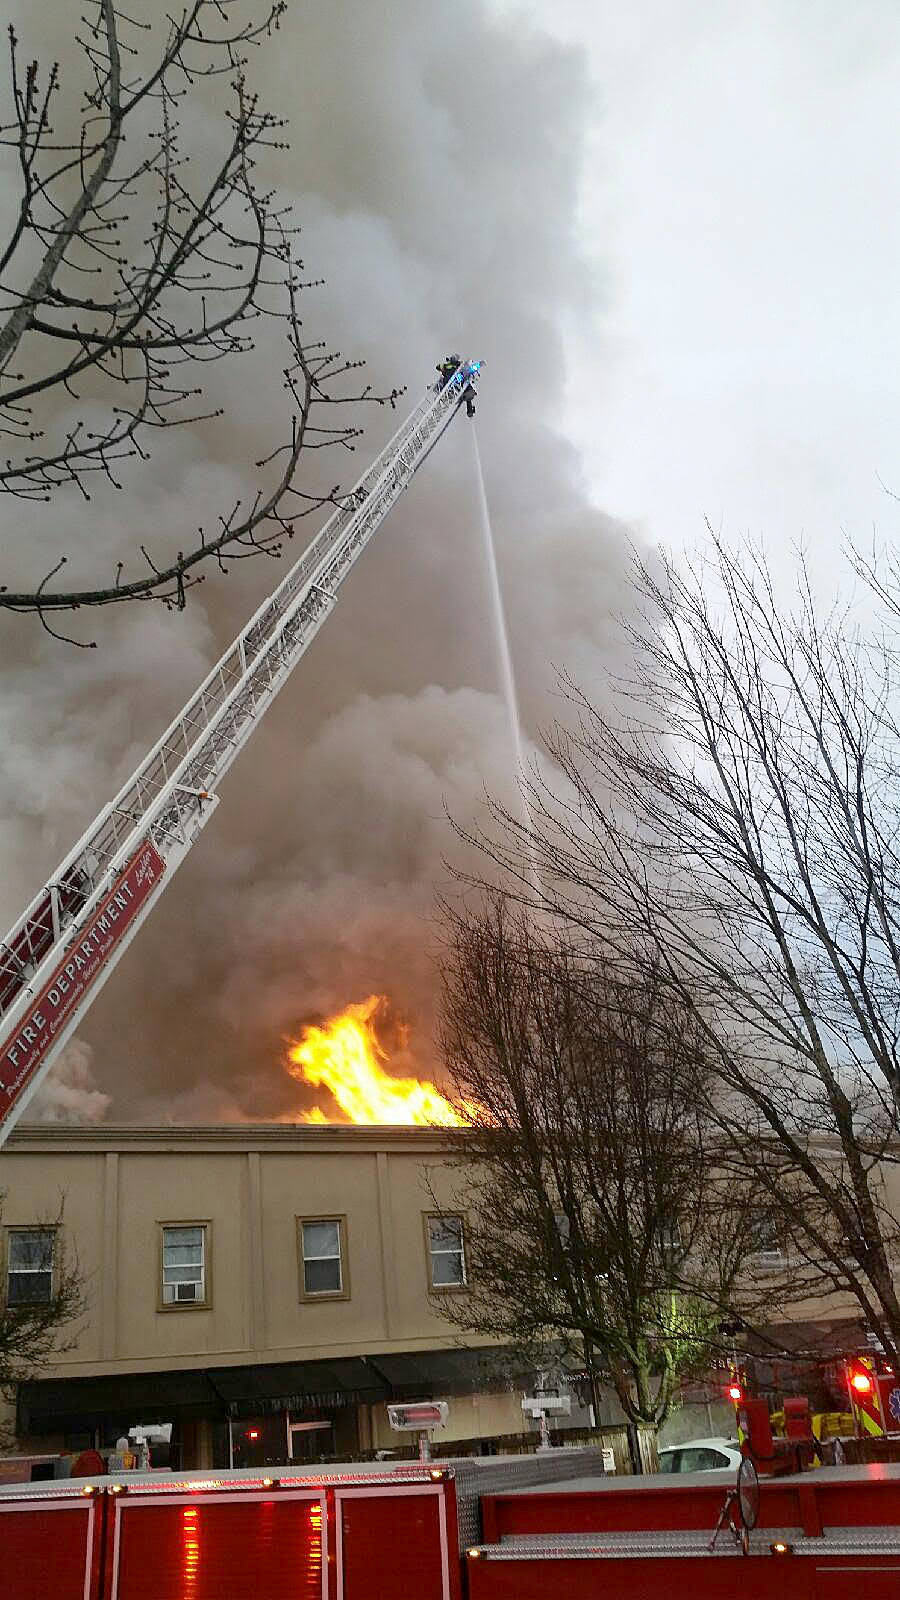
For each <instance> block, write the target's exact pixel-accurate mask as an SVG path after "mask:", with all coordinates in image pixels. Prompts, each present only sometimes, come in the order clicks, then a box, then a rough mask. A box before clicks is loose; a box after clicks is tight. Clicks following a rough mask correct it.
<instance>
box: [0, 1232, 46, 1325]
mask: <svg viewBox="0 0 900 1600" xmlns="http://www.w3.org/2000/svg"><path fill="white" fill-rule="evenodd" d="M6 1239H7V1245H6V1303H7V1305H9V1306H37V1305H48V1304H49V1302H50V1301H51V1300H52V1299H53V1255H54V1251H55V1248H56V1232H55V1229H53V1228H10V1229H9V1232H8V1233H7V1236H6Z"/></svg>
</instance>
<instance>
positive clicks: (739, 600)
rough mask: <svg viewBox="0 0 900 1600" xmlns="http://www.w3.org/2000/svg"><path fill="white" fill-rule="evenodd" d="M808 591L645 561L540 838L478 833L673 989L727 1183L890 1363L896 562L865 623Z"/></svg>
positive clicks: (624, 960)
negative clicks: (624, 653) (699, 1048)
mask: <svg viewBox="0 0 900 1600" xmlns="http://www.w3.org/2000/svg"><path fill="white" fill-rule="evenodd" d="M855 565H856V570H857V572H859V573H862V574H864V575H865V574H866V571H867V569H866V564H865V563H861V562H859V561H857V562H856V563H855ZM868 575H869V576H870V577H871V576H872V575H873V569H871V568H869V569H868ZM798 577H799V582H798V584H797V588H796V592H795V599H794V601H793V602H792V605H791V606H788V607H785V606H783V605H782V604H780V602H779V599H778V596H777V594H776V589H775V584H774V582H773V580H772V577H771V575H770V572H769V570H768V568H767V566H766V563H765V561H764V560H763V559H762V557H761V556H760V555H759V554H758V553H755V552H753V551H751V550H746V551H743V552H737V553H735V552H733V551H730V550H728V549H727V548H725V547H724V546H723V545H722V544H721V543H720V542H718V541H716V540H714V541H713V545H712V550H711V554H710V555H709V557H708V558H707V559H706V560H704V561H703V562H698V563H696V564H694V565H691V564H684V563H682V562H677V563H676V562H675V561H674V560H667V559H665V558H664V557H663V558H661V560H660V563H659V564H658V565H654V566H652V567H651V566H650V565H649V564H640V565H639V566H638V572H637V585H638V590H639V594H640V597H641V611H640V615H639V620H638V622H637V623H636V624H635V625H634V626H633V627H632V629H631V642H632V645H633V649H634V660H635V663H636V665H635V670H634V676H633V678H632V679H630V680H629V682H628V683H623V684H620V685H619V691H620V693H619V698H618V701H617V702H614V704H615V709H614V712H613V713H612V714H610V713H608V712H606V711H603V710H600V709H598V707H597V706H596V705H594V704H592V703H591V701H590V700H589V698H588V697H587V695H586V694H585V693H584V692H583V691H582V690H581V689H579V688H578V687H577V686H576V685H574V684H573V683H571V682H566V683H565V685H564V687H565V692H566V693H567V694H568V697H569V701H570V710H571V718H570V720H569V725H568V726H567V727H563V726H561V725H560V726H557V727H556V729H555V731H554V733H553V735H552V737H551V740H550V746H551V750H552V754H553V757H554V758H555V762H556V764H557V766H556V775H555V776H554V777H553V778H552V779H549V780H547V781H544V780H543V779H542V778H541V777H540V776H539V775H538V773H537V772H535V773H534V775H533V778H532V780H531V781H530V783H529V786H528V787H529V791H530V792H529V795H528V800H529V807H530V819H531V820H530V823H528V824H526V823H524V822H523V821H522V820H521V818H520V817H517V816H515V815H513V814H506V813H504V812H503V811H502V810H501V809H500V808H495V811H494V820H495V822H496V823H497V824H498V826H497V828H496V830H495V831H494V833H493V835H492V836H491V837H488V836H487V834H485V835H484V836H482V837H481V838H480V840H479V841H478V842H479V843H480V844H481V847H482V848H483V849H485V850H486V851H487V852H488V854H489V855H490V856H491V857H492V858H493V860H494V861H495V862H499V863H500V864H501V865H502V867H503V868H504V870H505V872H506V874H507V880H508V882H509V883H510V884H512V885H518V891H517V892H518V893H519V895H520V897H521V898H522V899H523V900H529V899H530V900H538V901H543V903H544V905H545V906H546V907H548V908H549V909H551V910H552V911H553V913H554V914H555V915H556V916H558V917H559V918H561V919H562V920H563V921H564V923H565V925H566V926H567V927H568V928H569V930H570V936H571V937H572V938H573V939H574V940H575V941H576V944H577V943H578V941H579V940H580V941H581V943H582V945H583V947H584V948H586V949H588V948H594V947H596V946H597V945H600V946H602V948H603V949H604V950H605V952H606V959H607V960H608V961H612V962H615V963H617V964H618V970H619V971H620V972H622V973H623V974H624V973H625V972H627V971H628V970H632V971H634V972H635V973H636V974H637V975H638V976H640V973H641V972H642V971H643V970H645V969H652V970H654V971H656V972H658V973H659V974H660V977H661V979H664V980H665V982H666V983H667V984H669V985H671V988H672V992H673V994H674V995H675V996H677V998H678V1001H679V1003H680V1004H682V1005H683V1006H685V1007H686V1008H687V1009H688V1010H689V1012H690V1015H691V1017H692V1018H693V1022H694V1025H695V1027H696V1029H697V1030H698V1033H699V1035H700V1036H701V1037H702V1038H703V1040H704V1051H705V1056H706V1059H707V1060H708V1061H710V1062H711V1063H712V1064H713V1065H714V1068H715V1073H716V1076H717V1080H718V1088H717V1091H716V1094H715V1096H714V1107H715V1113H716V1117H717V1121H718V1125H719V1128H720V1129H721V1131H722V1133H723V1134H724V1135H725V1136H726V1138H727V1143H728V1147H729V1150H730V1155H729V1161H730V1167H731V1171H732V1174H733V1180H734V1183H735V1185H736V1186H742V1187H743V1190H744V1192H745V1193H746V1194H747V1196H748V1197H749V1198H750V1199H751V1201H752V1202H753V1203H754V1204H757V1203H758V1204H760V1205H765V1206H768V1207H770V1208H772V1209H773V1210H775V1211H777V1212H779V1213H780V1222H779V1227H780V1231H781V1239H782V1246H783V1249H784V1250H785V1252H786V1254H787V1256H788V1258H789V1259H790V1260H791V1261H793V1262H794V1263H796V1266H797V1270H798V1272H806V1271H810V1272H811V1273H812V1275H813V1277H814V1279H815V1281H816V1283H817V1285H818V1289H819V1292H820V1293H824V1294H832V1295H834V1296H837V1297H838V1301H839V1302H841V1303H842V1304H843V1305H845V1306H846V1304H847V1302H848V1300H849V1302H850V1304H851V1306H852V1305H853V1304H854V1303H855V1305H856V1307H857V1308H858V1314H859V1316H860V1320H861V1321H862V1322H864V1323H865V1324H866V1325H867V1326H868V1328H870V1329H871V1330H872V1331H873V1332H874V1333H876V1334H877V1336H878V1337H879V1338H880V1339H881V1341H882V1342H883V1344H884V1347H885V1349H886V1351H887V1353H888V1356H889V1358H890V1359H891V1360H892V1361H893V1362H894V1363H895V1364H896V1362H897V1361H898V1358H900V1300H898V1294H897V1288H896V1284H895V1279H894V1268H895V1265H896V1262H897V1259H898V1256H897V1251H898V1244H900V1239H898V1215H897V1209H896V1203H895V1202H894V1201H892V1196H891V1188H892V1185H896V1181H897V1180H896V1173H897V1161H898V1154H900V1144H898V1137H897V1135H898V1103H900V1057H898V1028H900V909H898V908H900V856H898V851H900V802H898V795H900V760H898V753H900V741H898V724H897V718H896V692H895V685H896V681H897V672H896V668H897V656H896V651H895V649H894V647H893V645H892V644H891V642H890V640H891V631H892V630H891V620H892V618H891V612H892V611H893V612H894V614H896V613H897V612H898V610H900V607H898V604H897V597H896V594H895V593H894V591H893V588H892V585H891V578H890V572H888V573H887V574H884V576H883V578H882V580H881V593H880V594H879V587H878V584H877V583H874V582H873V583H872V584H871V585H870V588H869V589H868V591H866V593H865V595H864V605H863V607H862V608H861V610H860V611H859V613H858V614H857V616H856V620H855V621H854V618H853V616H851V614H850V613H849V612H848V611H846V610H841V609H835V610H833V611H831V612H829V613H828V614H826V615H824V616H823V615H822V614H821V612H820V609H819V607H818V605H817V603H816V600H815V598H814V595H813V592H812V588H811V585H810V583H809V581H808V578H807V573H806V570H805V567H804V564H803V563H802V561H801V562H800V564H799V571H798ZM879 600H880V601H882V602H884V601H886V602H887V611H888V617H887V621H886V622H885V620H884V612H883V608H882V610H881V612H879V611H878V609H877V608H878V602H879ZM873 608H874V609H873ZM534 863H536V868H537V879H535V866H534ZM535 881H539V884H540V894H538V895H537V896H536V895H535V894H534V891H533V889H532V887H531V886H532V884H533V883H534V882H535Z"/></svg>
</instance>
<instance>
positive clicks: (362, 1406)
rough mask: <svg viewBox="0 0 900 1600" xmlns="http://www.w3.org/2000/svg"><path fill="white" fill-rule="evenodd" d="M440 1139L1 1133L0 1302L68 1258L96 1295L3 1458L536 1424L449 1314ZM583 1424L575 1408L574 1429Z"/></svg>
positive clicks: (255, 1452) (49, 1130)
mask: <svg viewBox="0 0 900 1600" xmlns="http://www.w3.org/2000/svg"><path fill="white" fill-rule="evenodd" d="M442 1137H443V1136H438V1135H437V1134H436V1133H434V1132H433V1131H431V1130H428V1129H418V1128H410V1129H407V1128H365V1127H305V1126H279V1125H275V1126H265V1127H248V1126H236V1127H235V1126H232V1127H220V1128H113V1127H100V1128H85V1129H73V1128H70V1127H61V1126H44V1127H40V1128H37V1127H24V1128H20V1129H18V1130H16V1131H15V1132H14V1134H13V1136H12V1137H11V1139H10V1140H9V1142H8V1144H7V1145H6V1147H5V1148H4V1150H3V1152H2V1154H0V1191H4V1192H5V1196H6V1198H5V1202H4V1210H3V1218H2V1225H3V1290H4V1293H5V1295H6V1297H7V1300H8V1301H10V1302H13V1303H20V1304H21V1303H25V1302H26V1301H27V1300H28V1297H29V1296H30V1297H32V1299H34V1298H35V1297H37V1298H39V1297H40V1296H41V1295H46V1294H47V1293H48V1292H49V1289H50V1286H51V1283H52V1273H53V1271H54V1270H58V1263H59V1260H60V1252H61V1251H68V1252H72V1251H74V1252H75V1253H77V1258H78V1263H79V1267H80V1270H81V1272H82V1274H83V1276H84V1279H85V1283H86V1289H87V1298H88V1302H89V1305H88V1311H87V1314H86V1316H85V1318H84V1320H83V1323H82V1325H80V1326H79V1327H78V1330H77V1338H76V1340H75V1342H74V1343H73V1345H72V1347H71V1348H70V1349H68V1350H67V1351H66V1352H65V1353H63V1354H61V1355H59V1357H58V1358H57V1359H56V1361H55V1362H54V1365H53V1368H52V1370H51V1371H49V1372H48V1373H47V1374H46V1375H45V1376H44V1377H42V1378H41V1379H40V1380H39V1381H36V1382H33V1383H28V1384H25V1385H23V1386H22V1387H21V1389H20V1393H19V1397H18V1406H17V1417H16V1432H17V1436H18V1441H19V1443H18V1449H19V1450H20V1451H33V1452H35V1453H52V1452H53V1451H57V1450H58V1451H69V1452H74V1451H77V1450H80V1449H84V1448H87V1447H89V1446H93V1447H104V1448H106V1447H110V1446H112V1445H114V1444H115V1443H116V1441H117V1440H118V1439H120V1438H122V1437H123V1436H127V1435H128V1434H129V1432H130V1431H131V1430H132V1429H133V1428H135V1427H137V1426H146V1425H148V1424H155V1425H157V1434H158V1436H159V1437H164V1436H166V1437H167V1436H169V1434H170V1435H171V1440H170V1451H171V1458H172V1460H173V1462H174V1463H175V1464H176V1465H181V1466H183V1467H189V1466H196V1467H213V1466H224V1465H227V1464H229V1463H230V1462H233V1463H234V1464H235V1465H262V1464H265V1463H268V1462H276V1461H283V1460H286V1459H295V1460H296V1459H317V1458H319V1457H327V1456H329V1455H339V1456H340V1455H343V1454H355V1453H357V1452H367V1451H377V1450H391V1449H392V1448H393V1449H396V1448H397V1447H398V1446H402V1445H403V1444H404V1443H407V1442H408V1441H405V1440H404V1439H403V1438H402V1437H401V1436H399V1435H397V1434H392V1433H391V1432H390V1430H389V1427H388V1422H387V1411H386V1401H388V1400H392V1399H393V1400H396V1399H401V1400H402V1399H425V1398H440V1399H448V1400H449V1401H450V1416H449V1421H448V1424H447V1426H446V1428H444V1429H441V1430H439V1431H438V1432H437V1433H436V1435H435V1443H436V1445H437V1446H439V1447H440V1446H446V1445H450V1444H459V1443H460V1442H465V1443H467V1444H470V1445H472V1446H473V1447H478V1448H482V1449H490V1448H493V1447H495V1446H496V1445H497V1444H500V1443H503V1444H504V1445H507V1446H508V1445H509V1444H510V1442H513V1441H514V1440H515V1439H517V1438H521V1437H522V1435H523V1434H527V1433H528V1432H529V1431H533V1430H534V1423H532V1422H529V1421H528V1420H527V1419H524V1418H523V1414H522V1410H521V1398H522V1393H523V1388H525V1387H528V1386H529V1385H530V1383H531V1382H533V1375H532V1374H525V1373H521V1372H515V1371H513V1370H512V1369H511V1367H510V1366H509V1364H508V1363H506V1362H504V1360H503V1353H502V1352H498V1351H497V1350H495V1349H493V1348H492V1347H491V1346H490V1345H489V1344H488V1343H487V1342H486V1341H481V1342H479V1341H477V1340H471V1341H468V1342H466V1341H461V1339H460V1335H459V1334H458V1332H457V1331H456V1330H455V1329H454V1328H453V1327H452V1326H451V1325H450V1324H449V1323H448V1322H447V1321H446V1320H445V1318H444V1317H443V1316H442V1307H443V1305H445V1304H446V1303H447V1300H448V1297H452V1296H454V1295H458V1294H459V1293H460V1291H461V1290H463V1289H464V1286H465V1280H466V1241H465V1216H464V1215H463V1214H462V1213H460V1212H458V1211H454V1210H452V1204H451V1202H452V1189H451V1177H450V1174H449V1172H448V1170H447V1168H446V1163H445V1158H444V1157H443V1155H442V1144H441V1142H440V1141H441V1138H442ZM438 1206H439V1207H440V1208H441V1214H440V1215H438V1213H437V1210H436V1207H438ZM448 1206H451V1209H450V1210H449V1211H447V1210H445V1209H444V1208H445V1207H448ZM60 1207H61V1208H62V1212H61V1219H59V1213H60ZM58 1219H59V1220H58ZM608 1420H614V1419H613V1417H612V1415H611V1417H610V1418H609V1419H608ZM589 1422H590V1417H589V1414H588V1413H587V1412H586V1411H582V1410H580V1409H579V1407H578V1405H577V1404H576V1407H575V1410H574V1412H573V1416H572V1419H571V1425H573V1426H578V1425H581V1426H582V1427H584V1426H587V1425H589Z"/></svg>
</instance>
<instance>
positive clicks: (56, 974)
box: [0, 360, 482, 1146]
mask: <svg viewBox="0 0 900 1600" xmlns="http://www.w3.org/2000/svg"><path fill="white" fill-rule="evenodd" d="M481 365H482V363H481V362H480V361H471V360H466V361H461V362H460V364H459V366H458V367H457V368H456V370H455V371H452V372H449V373H448V372H443V371H442V374H441V380H440V381H439V382H438V383H437V384H434V385H432V386H431V387H429V388H428V389H427V390H426V392H425V395H424V397H423V399H422V400H421V401H420V403H419V404H418V405H417V406H415V407H414V408H413V410H412V412H411V413H410V415H409V416H408V417H407V418H406V421H405V422H404V423H403V424H402V425H401V427H400V428H399V429H398V430H397V432H396V433H395V435H394V437H393V438H392V439H391V440H390V442H389V443H388V444H387V445H386V446H385V448H384V449H383V450H382V452H381V454H380V455H379V456H378V457H377V458H376V460H375V461H374V462H373V463H372V465H371V466H370V467H369V468H368V469H367V471H366V472H364V473H363V475H362V477H361V478H360V479H359V480H358V482H357V483H356V484H355V485H354V486H353V488H352V489H351V490H349V491H348V493H347V494H345V495H344V496H342V497H341V500H340V503H339V504H338V506H337V509H336V510H335V511H334V513H333V515H332V516H331V517H329V519H328V521H327V522H326V523H325V524H324V526H323V527H322V528H321V529H320V531H319V533H318V534H317V535H316V536H315V538H314V539H313V540H312V542H311V543H310V545H309V546H308V548H307V549H306V550H305V551H304V553H303V555H302V556H301V557H300V559H299V560H298V561H297V562H296V563H295V564H294V566H293V567H292V568H291V569H290V571H289V572H288V573H287V575H286V576H285V577H284V578H283V579H282V581H281V583H280V584H279V585H278V587H277V589H275V590H274V592H273V593H272V594H271V595H270V596H269V598H268V599H267V600H265V601H263V603H262V605H261V606H260V607H259V608H258V609H257V611H256V612H255V613H254V615H253V617H251V619H250V621H249V623H248V624H247V626H246V627H245V628H244V629H243V630H242V631H241V633H239V634H238V636H237V638H236V639H235V640H234V642H233V644H232V645H230V646H229V648H228V649H227V650H226V651H225V654H224V655H223V656H222V657H221V659H220V660H219V661H218V662H217V663H216V665H215V666H214V667H213V669H212V671H211V672H210V673H209V674H208V675H207V677H206V678H205V679H204V681H203V683H202V684H201V685H200V687H199V689H198V690H197V691H196V693H195V694H194V695H192V697H191V699H190V700H189V701H188V703H187V705H185V706H184V708H183V709H182V710H181V711H180V712H179V714H178V716H177V717H176V718H175V720H174V721H173V722H172V723H171V725H170V726H169V727H168V728H167V729H166V731H165V733H164V734H163V735H162V738H161V739H159V740H158V742H157V743H156V744H155V745H154V746H153V749H152V750H151V751H150V752H149V754H148V755H147V756H146V757H145V759H144V760H143V761H142V762H141V764H140V766H139V767H138V768H137V770H136V771H135V772H134V773H133V774H132V776H131V777H130V778H129V779H128V781H127V783H125V784H123V786H122V788H121V789H120V791H119V793H118V794H117V795H116V797H115V799H114V800H111V801H110V802H109V804H108V805H107V806H105V807H104V809H103V810H102V811H101V813H100V815H99V816H98V817H97V818H96V820H95V821H94V822H93V823H92V824H91V826H90V827H89V828H88V830H87V832H86V833H85V834H84V835H83V837H82V838H81V839H80V840H79V841H78V844H77V845H76V846H75V848H74V849H73V850H71V851H70V852H69V854H68V855H67V856H66V857H65V859H64V860H63V861H62V862H61V863H60V865H59V866H58V867H57V869H56V871H55V872H54V873H53V876H52V877H51V879H50V880H49V882H48V883H46V884H45V885H44V887H43V888H42V889H40V890H39V891H38V893H37V894H36V896H35V898H34V899H33V901H32V902H31V904H30V906H28V907H27V908H26V910H25V912H24V913H23V914H22V916H21V917H20V918H19V920H18V921H17V922H16V924H15V925H14V926H13V927H12V928H11V929H10V931H9V933H8V934H7V935H6V938H5V939H4V940H3V941H2V942H0V1146H2V1144H3V1143H4V1142H5V1140H6V1138H7V1137H8V1135H9V1133H10V1132H11V1130H12V1128H13V1126H14V1124H15V1122H16V1121H17V1120H18V1118H19V1117H20V1116H21V1115H22V1112H23V1111H24V1109H25V1107H26V1106H27V1104H28V1102H29V1100H30V1099H31V1096H32V1095H33V1094H34V1092H35V1090H36V1089H37V1088H38V1087H39V1085H40V1083H41V1082H42V1080H43V1078H44V1077H45V1076H46V1074H47V1072H48V1071H49V1069H50V1066H51V1064H52V1062H53V1060H54V1058H55V1056H56V1055H57V1054H58V1052H59V1050H60V1049H61V1048H62V1046H63V1045H64V1044H65V1043H66V1040H67V1039H68V1038H69V1037H70V1036H71V1034H72V1032H73V1031H74V1029H75V1027H76V1026H77V1024H78V1023H79V1021H80V1020H81V1018H82V1017H83V1016H84V1014H85V1012H86V1011H87V1009H88V1007H89V1006H90V1004H91V1002H92V1001H93V999H94V998H95V996H96V995H97V994H98V993H99V991H100V989H101V988H102V986H103V984H104V983H105V982H106V979H107V978H108V977H109V975H110V973H111V972H112V971H113V969H114V967H115V965H116V963H117V961H118V960H119V959H120V958H121V956H122V955H123V954H124V952H125V950H126V949H127V947H128V945H129V943H130V942H131V940H132V939H133V938H134V935H135V934H136V933H137V931H138V929H139V927H140V926H141V924H142V922H143V920H144V918H145V917H146V916H147V915H148V913H149V912H150V911H151V910H152V908H153V906H154V905H155V904H156V902H157V901H158V899H159V898H160V895H161V894H162V893H163V892H164V891H165V888H166V886H167V884H168V883H169V882H170V881H171V879H172V876H173V874H174V873H175V872H176V870H177V869H178V867H179V866H180V865H181V863H182V861H183V860H184V859H185V857H186V856H187V854H188V852H189V851H190V849H191V847H192V846H193V845H194V843H195V842H196V840H197V838H198V836H199V834H200V832H201V830H202V829H203V828H204V827H205V826H206V823H207V822H208V821H209V819H210V817H211V816H212V814H213V812H214V810H215V808H216V805H217V804H218V795H217V793H216V789H217V786H218V784H219V783H220V781H221V779H222V778H223V776H224V775H225V773H226V772H227V771H228V769H229V767H230V766H231V764H232V762H233V761H234V760H235V758H236V757H237V755H238V754H239V753H240V751H241V750H242V749H243V747H244V745H245V744H246V742H247V740H248V739H249V738H250V735H251V734H252V733H253V730H254V729H255V728H256V727H257V726H258V725H259V722H260V720H261V718H262V717H263V716H264V715H265V712H266V711H267V709H268V707H269V706H270V705H271V703H272V701H273V700H274V698H275V696H276V694H277V693H278V691H279V690H280V689H281V688H283V686H284V684H285V683H286V682H287V680H288V678H289V677H290V674H291V673H292V671H293V669H294V667H295V666H296V665H297V662H298V661H299V660H300V659H301V657H302V656H303V655H304V654H305V652H306V650H307V649H308V647H309V645H310V644H311V643H312V641H313V639H314V638H315V636H316V634H317V633H318V631H319V629H320V628H321V627H322V624H323V623H324V622H325V620H326V618H327V617H328V616H329V615H330V614H331V612H332V611H333V609H334V607H335V604H336V602H337V599H338V594H339V591H340V587H341V585H342V584H343V582H344V580H345V578H346V577H347V575H348V574H349V573H350V571H351V570H352V569H353V567H354V566H355V564H356V562H357V560H358V559H359V556H360V555H361V554H362V552H363V550H364V549H365V548H366V547H367V545H368V544H369V543H370V542H371V540H372V538H373V537H374V535H375V533H377V531H378V529H379V528H380V527H381V524H382V523H383V522H384V520H385V518H386V517H387V516H388V514H389V513H390V511H391V510H392V509H393V507H394V506H395V505H396V503H397V501H398V500H399V498H400V496H401V495H402V494H403V492H404V490H405V489H406V488H407V487H408V485H409V484H410V482H411V481H412V479H413V477H414V475H415V474H416V472H417V471H418V470H419V468H420V467H421V466H422V464H423V463H424V462H425V460H426V459H427V457H428V456H429V455H430V453H431V451H432V450H433V448H434V446H435V444H436V443H437V441H438V439H440V437H441V436H442V434H443V433H444V432H445V430H446V429H447V427H448V426H449V424H450V422H451V421H452V420H453V418H454V416H455V415H456V414H457V412H458V411H459V410H460V408H461V407H463V406H465V408H466V410H467V412H468V414H469V415H472V414H473V410H474V401H475V393H476V388H477V383H478V378H479V373H480V368H481Z"/></svg>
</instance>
